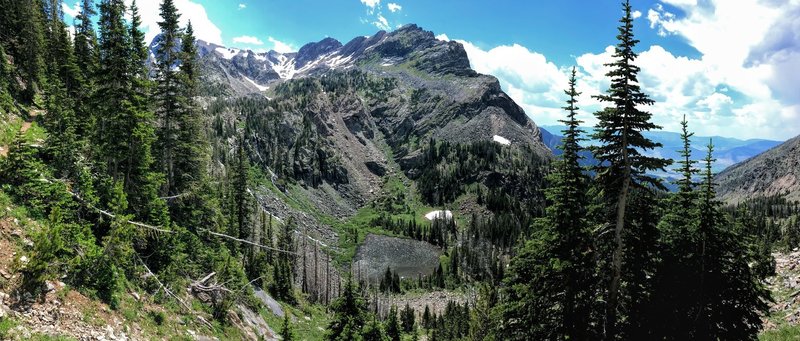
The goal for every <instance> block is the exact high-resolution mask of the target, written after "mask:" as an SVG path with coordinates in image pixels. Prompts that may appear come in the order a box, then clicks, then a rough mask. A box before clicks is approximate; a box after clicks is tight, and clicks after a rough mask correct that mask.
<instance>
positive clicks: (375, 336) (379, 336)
mask: <svg viewBox="0 0 800 341" xmlns="http://www.w3.org/2000/svg"><path fill="white" fill-rule="evenodd" d="M359 336H360V337H359ZM354 340H363V341H386V340H388V338H387V337H386V334H385V333H384V332H383V328H382V326H381V323H380V322H378V319H376V318H375V317H374V316H373V317H372V319H371V320H370V321H369V323H367V325H366V326H364V330H363V331H362V332H361V335H356V338H355V339H354Z"/></svg>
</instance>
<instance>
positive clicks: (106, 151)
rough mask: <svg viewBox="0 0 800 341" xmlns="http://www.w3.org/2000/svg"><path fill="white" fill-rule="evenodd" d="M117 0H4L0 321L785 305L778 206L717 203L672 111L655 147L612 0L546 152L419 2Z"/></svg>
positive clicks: (621, 329)
mask: <svg viewBox="0 0 800 341" xmlns="http://www.w3.org/2000/svg"><path fill="white" fill-rule="evenodd" d="M126 3H127V2H126V1H123V0H103V1H91V0H83V1H81V12H80V15H79V16H78V20H77V21H76V23H75V25H74V31H71V30H69V29H68V27H67V25H66V24H65V23H64V21H63V19H62V13H61V11H62V3H61V0H32V1H18V0H0V32H2V33H0V132H1V133H2V135H0V145H2V148H3V149H2V150H0V151H1V152H2V156H0V210H2V213H0V253H2V256H0V275H2V277H1V278H0V338H2V339H6V338H9V339H28V338H40V339H48V338H56V337H61V336H63V337H68V338H76V339H100V338H105V339H128V338H131V339H186V338H189V339H208V338H214V337H215V338H219V339H250V340H260V339H271V340H272V339H282V340H294V339H308V340H321V339H324V340H387V339H391V340H418V339H426V340H754V339H757V338H758V337H759V333H761V331H762V329H763V328H764V323H765V321H767V322H768V325H771V326H772V327H784V324H785V321H779V320H776V318H775V317H774V316H770V315H769V314H770V303H771V301H772V298H773V295H772V293H771V292H770V290H769V287H768V286H767V285H768V279H769V278H771V277H772V276H773V275H774V273H775V260H774V259H773V255H772V253H771V252H772V251H773V250H774V249H783V250H785V249H793V248H796V247H797V246H798V244H800V234H798V233H797V230H798V228H797V226H796V225H797V204H796V202H792V201H786V199H785V198H779V197H774V198H768V199H758V198H753V200H752V201H743V202H742V203H741V204H740V205H739V206H738V207H724V206H723V204H722V203H721V202H719V201H718V200H717V193H716V192H717V190H716V185H715V183H714V181H715V178H714V174H713V172H712V165H713V163H714V159H713V157H712V155H713V143H712V141H709V143H708V147H707V151H706V153H705V156H706V157H705V159H704V160H703V161H702V162H700V163H699V164H698V162H697V161H696V159H697V158H696V157H693V155H692V153H693V152H694V150H693V149H692V148H691V141H692V136H693V134H692V133H691V132H690V127H691V122H686V120H685V119H684V121H683V122H682V126H683V132H682V134H681V135H680V136H681V142H682V143H681V146H682V148H680V150H679V151H678V152H679V155H680V158H679V160H678V162H677V163H676V164H675V165H672V162H671V160H667V159H663V158H660V157H655V156H653V155H655V154H651V153H649V151H652V150H653V149H654V148H657V147H660V145H659V144H658V143H656V142H654V141H653V140H651V139H650V138H648V136H650V135H649V134H650V133H651V132H655V131H658V130H659V129H660V127H659V126H657V125H656V124H654V123H653V120H652V113H650V112H648V111H646V109H647V108H648V107H650V106H651V105H653V104H654V101H653V100H652V99H650V97H649V96H648V94H647V93H645V92H644V90H643V89H642V88H641V87H640V85H639V81H638V74H639V71H640V69H639V67H638V66H637V64H636V59H637V57H638V55H637V43H638V41H637V40H636V38H635V35H634V25H633V15H632V11H631V7H630V4H629V2H628V1H624V2H623V4H622V12H621V13H622V16H621V19H620V21H619V27H618V35H617V36H616V42H615V49H614V61H613V63H611V64H608V65H607V66H608V67H609V68H610V71H609V73H608V74H607V78H608V80H609V84H610V86H609V88H608V89H606V91H605V92H604V93H603V94H602V95H600V96H597V99H598V100H599V101H600V102H601V103H603V105H604V109H603V110H601V111H598V112H596V113H594V115H595V117H596V118H597V120H598V124H597V125H596V127H594V129H592V130H591V133H589V132H588V131H589V129H585V128H584V127H583V126H582V124H583V122H581V121H580V120H579V119H578V118H577V112H578V110H579V107H580V105H581V103H579V102H578V98H579V96H580V93H578V91H577V90H576V84H577V76H576V70H575V69H574V68H573V69H572V72H571V75H570V76H571V77H570V82H569V86H568V88H567V89H564V90H565V93H564V96H563V99H564V101H565V104H564V108H563V109H564V111H563V115H564V116H563V117H564V118H563V120H562V121H561V122H562V123H563V125H564V126H565V128H564V130H563V131H561V132H558V133H559V134H561V136H563V140H562V142H561V144H560V147H559V148H560V152H559V153H558V157H555V156H553V155H552V154H551V153H550V152H549V150H548V149H547V147H546V142H547V141H544V142H543V141H542V133H541V132H540V130H539V129H538V127H537V126H536V124H535V123H534V122H533V121H531V119H530V118H529V117H528V116H527V115H526V114H525V112H524V111H523V110H522V108H521V107H520V106H518V105H517V104H516V103H514V101H513V100H512V99H511V98H510V97H509V96H508V95H507V94H506V93H505V92H503V90H502V89H501V88H500V84H499V82H498V81H497V79H496V78H494V77H492V76H487V75H480V74H478V73H476V72H475V71H473V70H472V69H471V68H470V66H469V65H470V63H469V59H468V58H467V54H466V52H465V50H464V47H463V46H462V45H461V44H459V43H457V42H454V41H449V42H445V41H441V40H438V39H436V38H435V36H434V35H433V33H432V32H428V31H425V30H423V29H421V28H419V27H417V26H416V25H407V26H404V27H402V28H398V29H397V30H395V31H393V32H384V31H381V32H378V33H377V34H375V35H374V36H372V37H359V38H356V39H353V40H352V41H351V42H349V43H347V44H341V43H339V42H338V41H336V40H334V39H331V38H326V39H325V40H323V41H320V42H317V43H310V44H308V45H306V46H304V47H303V48H301V49H300V51H298V52H297V53H290V54H278V53H265V54H263V55H257V54H254V53H251V52H244V51H240V50H237V51H236V52H235V53H233V52H231V51H233V50H232V49H226V48H224V47H222V46H217V45H212V44H209V43H206V42H201V41H197V40H196V39H195V37H194V30H193V27H192V24H191V23H189V24H188V25H186V26H185V27H184V26H181V25H180V22H181V20H180V16H181V15H182V14H181V13H179V12H178V10H177V9H176V6H175V3H174V2H173V0H163V1H161V4H160V7H159V9H160V13H159V14H160V18H161V20H160V21H159V22H158V27H159V29H160V34H159V35H158V36H157V38H156V40H155V41H154V42H146V41H144V39H145V38H144V34H143V32H142V31H141V28H140V26H141V25H142V23H141V18H140V16H139V13H138V8H137V6H136V2H135V1H133V2H131V3H130V6H127V5H126ZM73 32H74V33H73ZM613 39H614V37H607V40H608V41H609V42H612V41H614V40H613ZM257 57H258V58H257ZM289 66H291V69H289ZM275 68H278V69H279V70H278V71H281V70H283V71H282V72H278V71H276V69H275ZM587 138H591V139H592V140H594V141H596V142H597V143H594V144H592V146H591V147H589V148H586V147H583V146H584V143H582V142H583V141H584V140H585V139H587ZM586 156H591V157H592V158H593V159H594V160H596V161H597V162H593V163H592V167H591V168H590V169H586V168H584V167H582V165H583V164H584V162H583V158H584V157H586ZM667 169H670V170H671V171H673V172H674V173H675V174H680V176H679V179H678V180H677V181H675V183H673V184H666V183H664V182H663V181H662V180H661V179H658V178H655V177H653V176H651V175H650V174H653V173H654V172H664V171H665V170H667ZM665 185H671V186H672V187H675V188H677V190H676V191H675V192H669V191H666V187H665ZM775 321H778V322H775Z"/></svg>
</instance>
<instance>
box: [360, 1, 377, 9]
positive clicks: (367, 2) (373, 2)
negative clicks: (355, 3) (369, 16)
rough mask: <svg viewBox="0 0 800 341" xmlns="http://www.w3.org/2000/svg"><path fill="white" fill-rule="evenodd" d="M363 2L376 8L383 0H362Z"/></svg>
mask: <svg viewBox="0 0 800 341" xmlns="http://www.w3.org/2000/svg"><path fill="white" fill-rule="evenodd" d="M361 3H362V4H364V5H366V6H367V7H369V8H375V7H376V6H378V4H380V3H381V0H361Z"/></svg>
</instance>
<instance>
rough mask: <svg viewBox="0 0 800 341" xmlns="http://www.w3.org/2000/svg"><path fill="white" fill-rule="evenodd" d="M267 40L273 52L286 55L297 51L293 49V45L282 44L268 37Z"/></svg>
mask: <svg viewBox="0 0 800 341" xmlns="http://www.w3.org/2000/svg"><path fill="white" fill-rule="evenodd" d="M267 40H269V42H270V43H272V49H273V50H275V52H280V53H288V52H295V51H297V48H296V47H294V46H293V45H291V44H289V43H285V42H282V41H280V40H277V39H275V38H273V37H269V38H267Z"/></svg>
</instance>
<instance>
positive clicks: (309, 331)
mask: <svg viewBox="0 0 800 341" xmlns="http://www.w3.org/2000/svg"><path fill="white" fill-rule="evenodd" d="M282 306H283V312H284V313H285V314H289V324H290V325H291V326H292V331H293V332H294V336H295V337H301V338H302V339H303V340H309V341H312V340H322V339H323V337H324V336H325V330H326V328H327V327H328V323H329V322H330V317H329V314H328V313H327V312H326V311H325V309H324V308H323V307H322V306H320V305H317V304H314V305H312V304H305V303H301V304H300V307H292V306H288V305H285V304H284V305H282ZM261 316H262V317H263V318H264V320H265V321H267V324H268V325H269V326H270V328H272V330H273V331H274V332H275V333H278V334H280V332H281V328H282V327H283V317H279V316H277V315H275V314H273V313H272V312H271V311H269V310H262V311H261ZM292 316H294V318H295V319H294V321H293V320H292ZM306 317H308V318H309V319H308V320H306Z"/></svg>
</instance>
